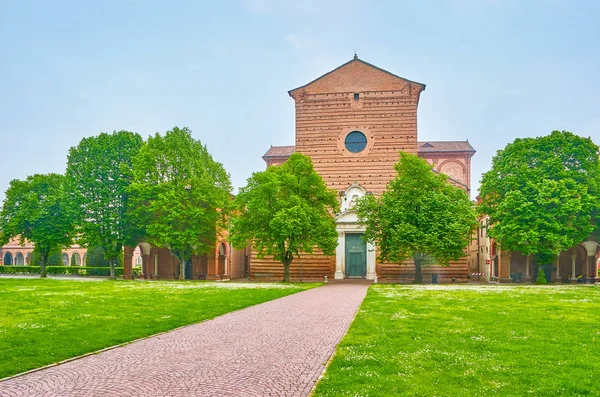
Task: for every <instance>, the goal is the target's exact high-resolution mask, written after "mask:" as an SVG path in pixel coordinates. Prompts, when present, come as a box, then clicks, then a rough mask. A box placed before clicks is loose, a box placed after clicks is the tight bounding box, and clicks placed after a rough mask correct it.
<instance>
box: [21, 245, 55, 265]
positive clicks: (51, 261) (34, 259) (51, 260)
mask: <svg viewBox="0 0 600 397" xmlns="http://www.w3.org/2000/svg"><path fill="white" fill-rule="evenodd" d="M41 257H42V256H41V254H40V250H39V248H38V247H37V246H36V247H34V248H33V252H32V254H31V261H30V262H29V266H40V264H41ZM44 263H45V264H46V266H62V249H61V247H58V246H57V247H55V248H53V249H51V250H50V252H49V253H48V259H46V261H45V262H44Z"/></svg>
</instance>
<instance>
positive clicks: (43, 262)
mask: <svg viewBox="0 0 600 397" xmlns="http://www.w3.org/2000/svg"><path fill="white" fill-rule="evenodd" d="M47 257H48V255H46V257H44V255H40V277H42V278H46V275H47V274H46V260H47V259H48V258H47Z"/></svg>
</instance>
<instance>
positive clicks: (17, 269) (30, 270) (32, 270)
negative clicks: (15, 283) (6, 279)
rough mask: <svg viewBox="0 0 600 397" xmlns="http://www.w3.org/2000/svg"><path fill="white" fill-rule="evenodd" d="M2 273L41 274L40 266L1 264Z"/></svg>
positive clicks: (0, 270) (0, 272)
mask: <svg viewBox="0 0 600 397" xmlns="http://www.w3.org/2000/svg"><path fill="white" fill-rule="evenodd" d="M0 274H40V267H39V266H12V265H5V266H0Z"/></svg>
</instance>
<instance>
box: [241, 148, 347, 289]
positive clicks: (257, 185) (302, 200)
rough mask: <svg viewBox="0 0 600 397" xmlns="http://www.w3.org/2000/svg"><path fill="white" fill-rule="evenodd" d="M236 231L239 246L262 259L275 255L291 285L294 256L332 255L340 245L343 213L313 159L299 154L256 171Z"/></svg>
mask: <svg viewBox="0 0 600 397" xmlns="http://www.w3.org/2000/svg"><path fill="white" fill-rule="evenodd" d="M235 205H236V214H237V216H236V217H235V218H234V219H233V226H232V229H231V239H232V243H233V245H234V247H236V248H240V249H241V248H243V247H245V246H246V245H247V244H248V242H251V244H252V246H253V247H254V248H255V249H256V250H257V251H258V255H259V256H261V257H264V256H265V255H272V256H273V258H274V259H275V260H279V261H281V263H282V264H283V270H284V272H283V275H284V276H283V281H289V274H290V264H291V263H292V261H293V259H294V255H296V256H299V254H300V253H301V252H305V253H312V252H313V249H314V247H318V248H320V249H321V250H322V251H323V252H324V253H325V254H326V255H332V254H333V252H334V251H335V247H336V246H337V232H336V229H335V220H334V218H333V214H335V213H337V212H338V211H339V203H338V200H337V196H336V193H335V191H334V190H331V189H328V188H327V186H326V185H325V182H324V181H323V178H321V176H320V175H319V174H317V173H316V172H315V170H314V168H313V164H312V161H311V159H310V157H306V156H304V155H302V154H300V153H294V154H292V155H291V156H290V158H289V159H288V160H287V161H286V162H285V163H283V164H281V165H279V166H276V167H269V168H267V170H266V171H262V172H255V173H254V174H252V176H251V177H250V178H249V179H248V184H247V186H246V187H244V188H242V189H241V190H240V193H239V194H238V196H237V197H236V199H235Z"/></svg>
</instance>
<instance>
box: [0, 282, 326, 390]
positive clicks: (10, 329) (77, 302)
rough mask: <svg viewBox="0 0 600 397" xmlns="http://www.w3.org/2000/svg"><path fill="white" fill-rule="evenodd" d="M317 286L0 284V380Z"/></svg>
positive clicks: (162, 283)
mask: <svg viewBox="0 0 600 397" xmlns="http://www.w3.org/2000/svg"><path fill="white" fill-rule="evenodd" d="M316 285H319V284H285V285H284V284H275V283H274V284H268V283H264V284H263V283H261V284H251V283H214V282H169V281H160V282H140V281H137V282H136V281H71V280H50V279H47V280H40V279H0V379H1V378H4V377H7V376H10V375H14V374H17V373H20V372H23V371H27V370H30V369H33V368H38V367H41V366H44V365H47V364H51V363H54V362H58V361H61V360H65V359H67V358H70V357H75V356H78V355H81V354H84V353H88V352H92V351H95V350H99V349H102V348H105V347H108V346H113V345H115V344H120V343H124V342H128V341H131V340H134V339H137V338H141V337H144V336H148V335H152V334H156V333H158V332H161V331H166V330H170V329H173V328H176V327H180V326H183V325H186V324H191V323H196V322H199V321H202V320H206V319H210V318H213V317H215V316H218V315H221V314H224V313H227V312H231V311H233V310H237V309H241V308H244V307H248V306H251V305H255V304H257V303H261V302H266V301H268V300H272V299H276V298H279V297H282V296H285V295H290V294H293V293H295V292H298V291H302V290H305V289H308V288H312V287H314V286H316Z"/></svg>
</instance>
